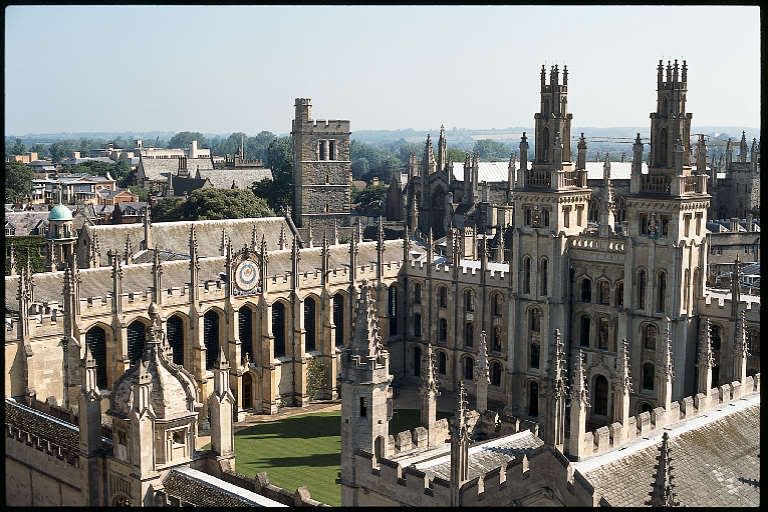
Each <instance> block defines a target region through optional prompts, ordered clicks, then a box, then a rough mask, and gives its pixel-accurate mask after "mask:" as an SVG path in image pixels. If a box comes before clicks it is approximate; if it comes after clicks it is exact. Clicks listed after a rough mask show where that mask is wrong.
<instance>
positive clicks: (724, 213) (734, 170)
mask: <svg viewBox="0 0 768 512" xmlns="http://www.w3.org/2000/svg"><path fill="white" fill-rule="evenodd" d="M733 153H734V148H733V144H732V143H731V139H728V142H727V143H726V148H725V155H721V157H722V156H724V159H723V158H721V159H719V160H717V162H715V161H714V159H713V162H712V171H711V174H712V179H711V183H712V186H711V189H712V195H713V198H714V200H713V201H712V206H711V208H710V213H709V215H710V217H712V218H717V219H729V218H733V217H736V218H739V219H744V218H746V217H747V215H753V216H755V217H757V218H760V141H758V140H757V139H753V140H752V145H751V147H750V146H748V145H747V138H746V133H745V132H742V133H741V142H740V143H739V154H738V156H737V157H736V159H735V160H734V154H733Z"/></svg>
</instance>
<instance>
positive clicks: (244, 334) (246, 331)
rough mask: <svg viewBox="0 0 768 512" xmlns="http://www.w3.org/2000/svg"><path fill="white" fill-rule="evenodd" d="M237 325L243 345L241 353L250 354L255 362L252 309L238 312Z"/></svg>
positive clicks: (242, 309) (245, 308)
mask: <svg viewBox="0 0 768 512" xmlns="http://www.w3.org/2000/svg"><path fill="white" fill-rule="evenodd" d="M237 324H238V325H237V334H238V337H239V338H240V343H241V344H242V348H241V352H242V353H243V354H248V358H249V359H250V360H251V361H253V315H252V314H251V308H249V307H248V306H243V307H242V308H240V309H239V310H238V312H237ZM243 382H245V381H243Z"/></svg>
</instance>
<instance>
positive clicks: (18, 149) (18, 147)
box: [11, 139, 27, 155]
mask: <svg viewBox="0 0 768 512" xmlns="http://www.w3.org/2000/svg"><path fill="white" fill-rule="evenodd" d="M26 151H27V148H26V147H25V146H24V143H23V142H21V139H16V142H14V143H13V146H11V154H12V155H23V154H24V153H25V152H26Z"/></svg>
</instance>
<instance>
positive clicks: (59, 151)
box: [48, 140, 80, 162]
mask: <svg viewBox="0 0 768 512" xmlns="http://www.w3.org/2000/svg"><path fill="white" fill-rule="evenodd" d="M79 147H80V141H77V140H60V141H57V142H54V143H53V144H51V145H50V147H49V148H48V151H49V152H50V154H51V160H53V161H54V162H61V161H62V160H63V159H65V158H68V157H69V156H71V155H72V152H73V151H79V149H78V148H79Z"/></svg>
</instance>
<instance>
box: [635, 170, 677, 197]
mask: <svg viewBox="0 0 768 512" xmlns="http://www.w3.org/2000/svg"><path fill="white" fill-rule="evenodd" d="M640 191H641V192H644V193H646V194H669V192H670V183H669V176H664V175H660V176H655V175H648V174H643V175H642V176H640Z"/></svg>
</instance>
